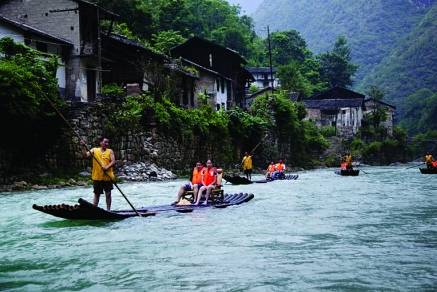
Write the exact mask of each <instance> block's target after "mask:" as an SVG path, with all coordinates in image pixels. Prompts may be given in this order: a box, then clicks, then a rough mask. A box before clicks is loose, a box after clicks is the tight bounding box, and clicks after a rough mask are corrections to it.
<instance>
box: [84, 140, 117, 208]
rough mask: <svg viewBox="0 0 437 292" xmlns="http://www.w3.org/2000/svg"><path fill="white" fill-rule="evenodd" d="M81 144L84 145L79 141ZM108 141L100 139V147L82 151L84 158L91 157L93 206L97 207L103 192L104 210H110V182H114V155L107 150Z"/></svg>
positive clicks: (110, 150)
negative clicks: (104, 198) (104, 199)
mask: <svg viewBox="0 0 437 292" xmlns="http://www.w3.org/2000/svg"><path fill="white" fill-rule="evenodd" d="M81 143H84V142H83V141H81ZM108 146H109V139H108V138H101V139H100V147H95V148H92V149H91V150H90V151H84V152H83V154H84V157H92V160H93V167H92V173H91V179H92V181H93V188H94V201H93V203H94V206H96V207H97V206H98V205H99V199H100V195H101V194H103V192H105V196H106V209H107V210H108V211H109V210H111V201H112V198H111V190H112V189H113V186H112V182H113V181H114V180H115V176H114V171H113V166H114V165H115V155H114V151H112V149H109V148H108Z"/></svg>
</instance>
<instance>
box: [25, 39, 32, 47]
mask: <svg viewBox="0 0 437 292" xmlns="http://www.w3.org/2000/svg"><path fill="white" fill-rule="evenodd" d="M31 43H32V40H31V39H24V44H25V45H26V46H30V44H31Z"/></svg>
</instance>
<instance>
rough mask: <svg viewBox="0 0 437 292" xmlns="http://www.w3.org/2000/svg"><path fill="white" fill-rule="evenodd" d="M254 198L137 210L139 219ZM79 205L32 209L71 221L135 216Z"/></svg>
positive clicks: (82, 202)
mask: <svg viewBox="0 0 437 292" xmlns="http://www.w3.org/2000/svg"><path fill="white" fill-rule="evenodd" d="M253 198H254V195H253V194H247V193H244V194H243V193H239V194H226V195H225V196H224V200H223V202H220V203H217V204H208V205H199V206H193V205H187V206H173V205H161V206H150V207H142V208H139V209H137V211H138V213H140V215H141V217H149V216H155V215H157V214H159V213H165V212H179V213H191V212H193V211H194V210H199V209H205V208H226V207H228V206H233V205H240V204H243V203H246V202H249V201H250V200H252V199H253ZM78 202H79V204H76V205H74V206H71V205H66V204H61V205H46V206H38V205H35V204H34V205H33V206H32V207H33V209H35V210H38V211H41V212H43V213H46V214H50V215H52V216H56V217H60V218H64V219H71V220H121V219H126V218H130V217H135V216H137V214H136V213H135V212H134V211H133V210H120V211H106V210H104V209H102V208H99V207H95V206H94V205H93V204H91V203H90V202H88V201H86V200H84V199H79V201H78Z"/></svg>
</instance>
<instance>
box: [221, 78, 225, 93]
mask: <svg viewBox="0 0 437 292" xmlns="http://www.w3.org/2000/svg"><path fill="white" fill-rule="evenodd" d="M221 85H222V86H221V87H222V93H225V81H224V80H222V84H221Z"/></svg>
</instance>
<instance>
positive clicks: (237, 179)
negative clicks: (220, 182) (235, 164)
mask: <svg viewBox="0 0 437 292" xmlns="http://www.w3.org/2000/svg"><path fill="white" fill-rule="evenodd" d="M298 177H299V175H297V174H287V175H285V176H284V177H282V178H277V179H268V180H267V179H262V180H248V179H247V178H245V177H241V176H239V175H233V176H230V175H225V176H224V177H223V179H224V180H225V181H227V182H229V183H231V184H233V185H250V184H253V183H257V184H260V183H268V182H272V181H275V180H296V179H298Z"/></svg>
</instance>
